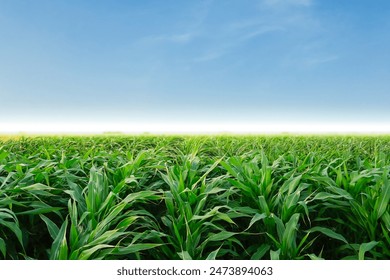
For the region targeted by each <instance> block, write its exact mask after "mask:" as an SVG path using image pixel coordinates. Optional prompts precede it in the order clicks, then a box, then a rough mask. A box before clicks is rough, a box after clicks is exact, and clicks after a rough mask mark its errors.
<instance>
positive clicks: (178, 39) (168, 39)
mask: <svg viewBox="0 0 390 280" xmlns="http://www.w3.org/2000/svg"><path fill="white" fill-rule="evenodd" d="M195 37H196V34H195V33H191V32H187V33H179V34H158V35H150V36H146V37H143V38H141V39H139V40H138V41H137V42H138V43H141V44H156V43H177V44H185V43H189V42H190V41H191V40H193V39H194V38H195Z"/></svg>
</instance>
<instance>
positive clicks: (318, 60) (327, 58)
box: [305, 55, 340, 66]
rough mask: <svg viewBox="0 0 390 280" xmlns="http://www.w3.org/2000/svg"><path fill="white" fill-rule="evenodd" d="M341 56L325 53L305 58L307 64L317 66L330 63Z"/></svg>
mask: <svg viewBox="0 0 390 280" xmlns="http://www.w3.org/2000/svg"><path fill="white" fill-rule="evenodd" d="M339 58H340V57H339V56H337V55H324V56H317V57H312V58H307V59H306V60H305V65H306V66H317V65H320V64H324V63H329V62H332V61H336V60H338V59H339Z"/></svg>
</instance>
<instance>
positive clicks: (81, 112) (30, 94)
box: [0, 0, 390, 123]
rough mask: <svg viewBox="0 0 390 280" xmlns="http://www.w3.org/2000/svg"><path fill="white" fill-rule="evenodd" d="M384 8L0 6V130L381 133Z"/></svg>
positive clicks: (359, 3)
mask: <svg viewBox="0 0 390 280" xmlns="http://www.w3.org/2000/svg"><path fill="white" fill-rule="evenodd" d="M389 30H390V1H388V0H354V1H350V0H234V1H233V0H214V1H212V0H205V1H201V0H199V1H191V0H190V1H173V0H165V1H148V0H145V1H130V0H129V1H124V0H122V1H121V0H118V1H100V0H88V1H87V0H84V1H80V0H77V1H76V0H66V1H65V0H64V1H59V0H58V1H53V0H34V1H33V0H24V1H23V0H18V1H15V0H0V104H1V110H0V119H1V121H2V122H7V123H10V122H32V121H37V122H38V121H39V122H45V121H47V122H65V121H67V122H75V123H76V122H78V121H80V120H83V121H85V122H99V121H106V122H107V121H108V122H110V121H111V122H116V121H121V122H139V121H143V122H147V121H151V122H153V121H158V122H175V121H180V122H183V123H185V122H187V121H188V122H190V121H193V120H197V121H199V122H204V123H207V122H210V121H212V122H225V123H229V122H235V123H240V122H242V123H246V122H259V123H261V122H268V123H269V122H273V121H275V122H285V121H290V122H291V121H294V122H302V121H311V122H313V123H315V122H323V121H330V122H340V121H342V122H355V123H359V122H376V123H378V122H386V123H389V122H390V110H389V104H390V92H389V90H390V51H389V50H390V32H389Z"/></svg>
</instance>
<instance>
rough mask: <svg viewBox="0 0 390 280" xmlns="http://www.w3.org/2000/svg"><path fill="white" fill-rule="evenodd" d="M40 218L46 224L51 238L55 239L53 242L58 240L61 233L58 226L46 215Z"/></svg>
mask: <svg viewBox="0 0 390 280" xmlns="http://www.w3.org/2000/svg"><path fill="white" fill-rule="evenodd" d="M39 217H41V219H42V220H43V221H44V222H45V224H46V226H47V229H48V231H49V234H50V236H51V238H53V240H54V239H56V237H57V235H58V232H59V228H58V227H57V225H56V224H55V223H53V221H52V220H50V219H49V218H48V217H46V216H45V215H39Z"/></svg>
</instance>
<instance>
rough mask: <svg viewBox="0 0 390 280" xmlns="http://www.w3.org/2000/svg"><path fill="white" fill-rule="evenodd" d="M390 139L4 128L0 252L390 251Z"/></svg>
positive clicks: (276, 255)
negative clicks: (18, 134)
mask: <svg viewBox="0 0 390 280" xmlns="http://www.w3.org/2000/svg"><path fill="white" fill-rule="evenodd" d="M389 140H390V138H389V137H352V136H350V137H341V136H337V137H336V136H334V137H331V136H327V137H314V136H313V137H310V136H302V137H295V136H278V137H257V136H251V137H249V136H248V137H233V136H218V137H217V136H215V137H214V136H207V137H206V136H189V137H180V136H164V137H163V136H137V137H129V136H122V137H119V136H118V137H115V136H109V137H35V138H34V137H22V138H8V139H6V138H3V139H1V138H0V259H255V260H256V259H322V258H323V259H389V258H390V207H389V200H390V183H389V170H390V141H389Z"/></svg>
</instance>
